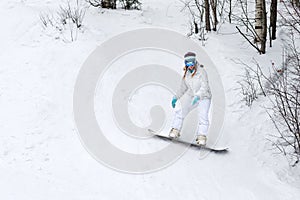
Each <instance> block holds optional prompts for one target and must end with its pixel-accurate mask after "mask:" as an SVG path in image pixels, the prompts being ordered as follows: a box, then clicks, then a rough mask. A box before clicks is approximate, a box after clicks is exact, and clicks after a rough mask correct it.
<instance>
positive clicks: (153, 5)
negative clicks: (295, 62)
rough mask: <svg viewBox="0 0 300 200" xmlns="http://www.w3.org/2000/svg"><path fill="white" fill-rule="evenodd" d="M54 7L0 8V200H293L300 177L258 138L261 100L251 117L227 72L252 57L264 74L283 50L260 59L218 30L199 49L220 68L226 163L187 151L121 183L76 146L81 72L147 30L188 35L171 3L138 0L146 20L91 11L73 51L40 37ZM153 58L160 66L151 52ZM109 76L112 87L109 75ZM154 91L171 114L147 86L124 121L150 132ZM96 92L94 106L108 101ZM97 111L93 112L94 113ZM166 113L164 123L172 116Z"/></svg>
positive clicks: (143, 148)
mask: <svg viewBox="0 0 300 200" xmlns="http://www.w3.org/2000/svg"><path fill="white" fill-rule="evenodd" d="M58 4H59V3H58V2H57V1H50V0H48V1H41V0H27V1H25V0H24V1H19V0H13V1H9V2H6V1H1V2H0V16H1V17H0V24H1V31H0V44H1V46H0V85H1V87H0V177H1V179H0V197H1V199H6V200H10V199H12V200H16V199H22V200H25V199H26V200H27V199H28V200H29V199H30V200H35V199H44V200H47V199H72V200H73V199H183V198H185V199H210V200H211V199H230V200H232V199H261V200H262V199H278V200H279V199H280V200H282V199H297V197H298V198H299V196H300V188H299V180H300V178H299V174H300V173H299V167H298V168H290V167H289V166H288V165H287V164H286V161H285V160H284V158H282V157H281V156H278V155H273V154H272V152H271V151H269V150H267V149H268V148H269V147H270V146H269V145H270V144H267V143H266V140H265V137H266V134H267V133H268V132H267V131H268V130H270V129H272V128H271V127H272V126H271V123H270V122H269V120H268V118H267V117H266V113H265V112H264V111H263V110H262V109H261V108H260V106H259V104H260V103H263V102H264V100H263V99H261V100H260V101H259V102H256V103H255V104H254V105H253V108H252V110H249V108H247V107H245V106H243V103H242V102H240V97H239V96H238V94H239V92H238V91H237V90H236V88H237V84H236V81H237V75H239V74H241V73H242V72H243V69H242V67H241V66H239V65H236V64H234V62H232V59H236V58H237V57H238V58H240V59H242V60H244V61H246V62H249V61H250V60H251V58H252V57H253V56H254V57H256V58H257V59H258V60H259V61H261V62H262V63H264V64H265V65H269V63H270V60H274V59H276V58H277V57H278V55H279V54H280V48H279V46H280V44H278V46H277V48H276V47H275V48H273V49H271V50H270V51H269V52H268V54H267V55H265V56H257V55H256V53H255V52H254V51H253V50H252V49H251V47H249V46H248V45H247V44H246V43H245V42H244V41H243V39H242V38H241V37H240V36H239V35H238V34H236V33H233V32H234V31H233V30H234V28H233V27H231V26H230V25H223V28H222V29H221V31H220V34H219V35H217V34H214V33H211V34H209V41H208V42H207V44H206V46H205V47H204V48H205V50H206V51H207V53H208V54H209V55H211V59H212V60H213V61H214V63H215V64H216V66H217V67H218V70H219V73H220V75H221V78H222V81H223V84H224V88H225V92H226V102H227V110H228V118H229V119H230V120H228V121H227V122H226V130H228V131H227V132H226V134H225V135H224V137H226V138H228V140H229V146H230V152H229V153H228V154H226V155H217V154H210V155H209V156H208V157H206V158H205V159H200V158H199V152H198V151H197V150H195V149H189V150H188V151H187V152H186V153H185V154H184V156H182V157H181V158H180V159H179V160H178V161H177V162H175V163H174V164H172V165H170V166H169V167H167V168H165V169H163V170H160V171H157V172H155V173H149V174H143V175H132V174H126V173H120V172H117V171H114V170H111V169H109V168H107V167H105V166H103V165H101V164H100V163H98V162H97V161H95V160H94V159H93V158H92V157H91V156H90V154H88V152H87V151H86V150H85V149H84V147H83V146H82V144H81V142H80V139H79V137H78V134H77V131H76V125H75V123H74V121H73V110H72V109H73V108H72V101H73V99H72V98H73V90H74V84H75V81H76V77H77V75H78V72H79V70H80V67H81V65H82V64H83V62H84V61H85V59H86V58H87V57H88V55H89V54H90V53H91V52H92V51H93V50H94V49H95V48H96V46H97V45H99V44H101V42H103V41H105V40H106V39H108V38H110V37H111V36H112V35H116V34H118V33H121V32H124V31H127V30H132V29H136V28H142V27H151V26H155V27H157V26H158V27H167V28H170V29H173V30H176V31H179V32H181V33H183V34H185V33H186V31H187V30H188V25H187V24H186V19H187V18H188V16H187V15H186V14H184V13H182V12H179V11H180V10H181V7H182V4H181V3H180V2H179V1H173V0H165V1H159V0H145V1H144V4H143V9H144V10H143V11H122V10H116V11H112V10H105V11H103V10H102V11H99V10H97V9H94V8H90V9H89V10H88V12H87V15H86V18H85V26H86V27H85V29H84V30H85V31H84V33H80V34H79V36H78V40H77V41H76V42H73V43H65V42H63V41H62V40H61V39H55V37H51V36H48V35H47V34H45V30H43V29H42V27H41V24H40V20H39V13H40V12H41V11H45V10H47V9H50V8H51V9H55V8H56V7H57V6H58ZM151 55H152V56H153V57H155V56H157V55H156V54H155V52H153V54H151ZM149 59H151V58H149ZM275 61H276V60H275ZM140 62H143V61H142V60H141V61H140ZM162 62H164V61H162ZM172 62H175V63H176V62H177V61H172ZM277 62H279V61H277ZM179 71H180V69H179ZM121 73H122V71H121ZM107 76H108V78H115V77H114V74H113V73H111V74H108V75H107ZM106 90H107V91H108V92H109V88H106ZM153 91H159V92H160V93H162V96H163V98H162V100H161V102H160V103H161V104H163V105H168V104H169V99H170V93H168V92H167V91H163V90H160V89H158V88H156V87H154V86H153V87H152V88H151V87H150V88H144V90H141V91H140V92H139V93H137V94H135V96H133V99H132V102H131V103H130V105H131V107H130V113H131V116H132V120H133V121H135V122H136V123H137V124H139V125H145V124H148V123H149V116H147V115H139V113H140V112H141V110H143V111H145V112H147V110H144V108H145V102H144V103H143V101H142V99H143V98H144V97H145V96H146V97H147V98H150V101H152V100H153V101H155V100H154V97H153V99H152V100H151V96H149V93H151V92H153ZM97 92H98V93H97V95H96V98H101V97H105V96H103V94H101V91H97ZM101 95H102V96H101ZM147 95H148V96H147ZM106 100H107V99H106ZM104 101H105V99H104ZM99 109H101V104H100V103H99V104H97V105H96V110H98V111H99ZM167 111H168V114H169V115H168V116H170V115H171V114H172V113H171V109H169V110H167ZM107 113H109V111H108V110H104V111H103V112H98V114H97V118H98V119H99V120H106V122H107V123H106V128H107V129H109V130H115V132H116V134H118V135H119V136H121V132H120V131H119V132H118V130H117V128H116V127H115V124H113V121H112V120H111V119H106V118H107V115H105V114H107ZM114 137H115V136H112V138H111V139H112V140H114ZM121 137H122V138H123V139H124V141H126V142H123V143H122V142H120V143H117V145H119V147H120V148H122V149H125V150H127V151H133V152H136V153H144V152H149V151H154V150H156V148H162V147H163V146H164V145H166V144H165V143H163V142H158V141H157V140H153V139H149V141H143V142H142V143H141V142H139V141H134V140H132V139H126V138H125V136H121ZM145 144H147V145H145ZM297 185H298V186H297Z"/></svg>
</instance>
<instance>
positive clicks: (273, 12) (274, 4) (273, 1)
mask: <svg viewBox="0 0 300 200" xmlns="http://www.w3.org/2000/svg"><path fill="white" fill-rule="evenodd" d="M276 23H277V0H271V6H270V27H271V32H270V34H271V37H270V38H271V39H272V40H275V39H276Z"/></svg>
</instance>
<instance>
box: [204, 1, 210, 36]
mask: <svg viewBox="0 0 300 200" xmlns="http://www.w3.org/2000/svg"><path fill="white" fill-rule="evenodd" d="M204 7H205V29H206V30H207V31H211V27H210V8H209V7H210V5H209V0H204Z"/></svg>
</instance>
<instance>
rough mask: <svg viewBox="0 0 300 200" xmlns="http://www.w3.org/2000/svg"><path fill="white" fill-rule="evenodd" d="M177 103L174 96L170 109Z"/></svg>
mask: <svg viewBox="0 0 300 200" xmlns="http://www.w3.org/2000/svg"><path fill="white" fill-rule="evenodd" d="M176 102H177V98H176V97H175V96H174V97H173V99H172V108H175V106H176Z"/></svg>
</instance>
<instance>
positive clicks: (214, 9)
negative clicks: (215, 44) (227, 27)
mask: <svg viewBox="0 0 300 200" xmlns="http://www.w3.org/2000/svg"><path fill="white" fill-rule="evenodd" d="M210 5H211V9H212V13H213V31H217V25H218V16H217V0H210Z"/></svg>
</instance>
